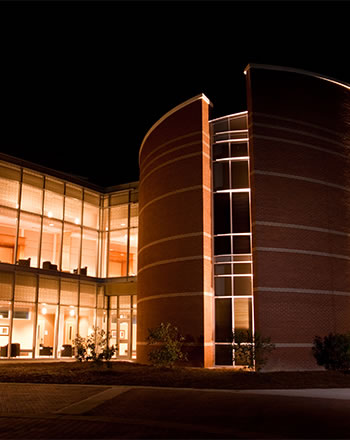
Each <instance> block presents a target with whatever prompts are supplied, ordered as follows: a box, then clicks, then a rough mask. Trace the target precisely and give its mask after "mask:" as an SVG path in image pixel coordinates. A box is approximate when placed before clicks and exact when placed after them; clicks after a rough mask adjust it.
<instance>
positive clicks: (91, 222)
mask: <svg viewBox="0 0 350 440" xmlns="http://www.w3.org/2000/svg"><path fill="white" fill-rule="evenodd" d="M99 214H100V210H99V207H98V206H94V205H91V204H90V203H86V202H84V216H83V222H84V226H88V227H89V228H93V229H98V227H99Z"/></svg>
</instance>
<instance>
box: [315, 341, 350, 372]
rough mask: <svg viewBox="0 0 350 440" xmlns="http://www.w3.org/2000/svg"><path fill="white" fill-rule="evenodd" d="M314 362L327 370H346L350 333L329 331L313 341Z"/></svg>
mask: <svg viewBox="0 0 350 440" xmlns="http://www.w3.org/2000/svg"><path fill="white" fill-rule="evenodd" d="M312 353H313V355H314V357H315V359H316V362H317V364H318V365H320V366H324V367H325V368H326V369H327V370H340V371H346V370H349V368H350V334H341V333H330V334H329V335H327V336H325V337H324V338H321V337H320V336H316V337H315V338H314V341H313V347H312Z"/></svg>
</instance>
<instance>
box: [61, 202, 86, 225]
mask: <svg viewBox="0 0 350 440" xmlns="http://www.w3.org/2000/svg"><path fill="white" fill-rule="evenodd" d="M81 204H82V201H81V200H78V199H73V198H72V197H66V200H65V205H64V219H65V221H68V222H71V223H75V224H76V225H80V224H81Z"/></svg>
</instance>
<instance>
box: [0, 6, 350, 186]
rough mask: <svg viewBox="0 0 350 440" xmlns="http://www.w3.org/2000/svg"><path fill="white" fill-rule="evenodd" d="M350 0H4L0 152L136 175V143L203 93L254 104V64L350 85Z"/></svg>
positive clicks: (96, 172)
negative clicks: (250, 99)
mask: <svg viewBox="0 0 350 440" xmlns="http://www.w3.org/2000/svg"><path fill="white" fill-rule="evenodd" d="M349 12H350V3H349V2H340V3H338V2H315V1H310V2H306V1H304V2H292V3H289V2H286V1H280V2H277V1H275V2H265V1H258V2H253V1H245V2H230V1H226V2H218V1H217V2H209V1H205V2H203V1H194V2H189V1H188V2H166V1H163V2H148V1H143V2H135V1H129V2H117V1H116V2H106V3H105V2H98V3H94V2H86V3H85V2H77V3H75V2H70V3H64V2H58V3H55V2H50V1H48V2H39V3H30V2H25V3H19V2H12V3H1V4H0V36H1V41H2V43H1V58H0V60H1V62H0V66H1V69H0V76H1V95H0V109H1V110H0V112H1V124H0V142H1V148H0V151H2V152H3V153H7V154H11V155H13V156H16V157H20V158H24V159H27V160H31V161H33V162H37V163H40V164H42V165H45V166H48V167H51V168H54V169H58V170H61V171H65V172H69V173H73V174H77V175H80V176H84V177H86V178H88V179H89V180H90V181H91V182H93V183H97V184H100V185H105V186H107V185H112V184H118V183H125V182H129V181H132V180H137V179H138V149H139V147H140V144H141V142H142V139H143V136H144V135H145V134H146V132H147V131H148V129H149V128H150V127H151V126H152V125H153V124H154V123H155V122H156V121H157V120H158V119H159V118H160V117H161V116H162V115H163V114H164V113H166V112H167V111H168V110H170V109H171V108H172V107H174V106H176V105H177V104H179V103H181V102H183V101H185V100H186V99H189V98H191V97H193V96H195V95H197V94H199V93H202V92H203V93H205V94H206V95H207V96H208V98H209V99H210V100H211V101H212V102H213V104H214V108H213V110H212V114H211V117H212V118H214V117H219V116H223V115H225V114H229V113H234V112H238V111H242V110H245V109H246V104H245V77H244V75H243V70H244V68H245V66H246V65H247V64H248V63H262V64H276V65H283V66H289V67H296V68H301V69H305V70H311V71H315V72H318V73H321V74H324V75H328V76H332V77H335V78H337V79H340V80H343V81H346V82H349V83H350V63H349V57H348V53H349V49H348V44H349V36H348V35H349V34H348V24H347V21H348V17H349Z"/></svg>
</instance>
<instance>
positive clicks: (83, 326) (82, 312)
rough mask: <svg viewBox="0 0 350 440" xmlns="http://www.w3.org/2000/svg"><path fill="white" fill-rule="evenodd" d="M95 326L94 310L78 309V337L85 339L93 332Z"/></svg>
mask: <svg viewBox="0 0 350 440" xmlns="http://www.w3.org/2000/svg"><path fill="white" fill-rule="evenodd" d="M94 326H95V310H94V309H85V308H80V309H79V335H80V336H81V337H83V338H86V337H87V336H88V335H90V334H91V333H92V332H93V327H94Z"/></svg>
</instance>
